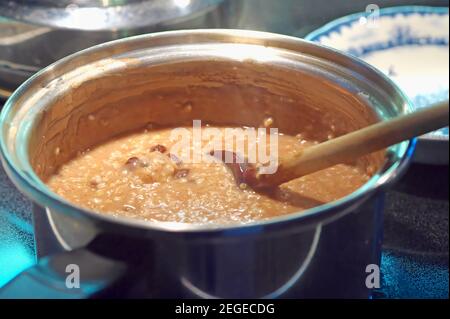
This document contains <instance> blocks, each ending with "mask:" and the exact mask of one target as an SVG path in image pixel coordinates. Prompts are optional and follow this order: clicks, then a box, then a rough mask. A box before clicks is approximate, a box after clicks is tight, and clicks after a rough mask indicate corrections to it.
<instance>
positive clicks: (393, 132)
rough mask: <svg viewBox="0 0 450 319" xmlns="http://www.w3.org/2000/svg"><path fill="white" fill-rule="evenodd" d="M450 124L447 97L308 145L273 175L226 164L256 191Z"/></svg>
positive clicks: (250, 166) (243, 165)
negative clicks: (400, 114)
mask: <svg viewBox="0 0 450 319" xmlns="http://www.w3.org/2000/svg"><path fill="white" fill-rule="evenodd" d="M448 123H449V106H448V100H447V101H444V102H441V103H437V104H434V105H432V106H430V107H426V108H423V109H421V110H418V111H416V112H414V113H410V114H407V115H402V116H398V117H395V118H393V119H390V120H388V121H382V122H378V123H376V124H373V125H370V126H367V127H365V128H362V129H360V130H357V131H354V132H351V133H348V134H346V135H342V136H340V137H337V138H335V139H332V140H328V141H326V142H323V143H320V144H318V145H315V146H311V147H309V148H306V149H305V150H304V151H302V152H300V153H298V154H296V155H295V156H292V157H290V158H288V159H286V160H283V161H282V162H281V163H280V164H279V166H278V169H277V171H276V172H275V173H273V174H258V169H257V168H256V167H255V166H254V165H253V164H250V163H246V162H244V163H236V161H233V163H226V165H227V166H228V167H229V168H230V169H231V171H232V173H233V175H234V178H235V180H236V182H237V183H238V184H239V185H241V184H242V183H245V184H247V185H249V186H250V187H252V188H254V189H256V190H264V189H270V188H273V187H276V186H278V185H280V184H282V183H285V182H288V181H290V180H292V179H295V178H298V177H301V176H304V175H308V174H311V173H314V172H317V171H320V170H322V169H325V168H328V167H330V166H334V165H336V164H340V163H345V162H348V161H351V160H354V159H356V158H358V157H360V156H363V155H366V154H370V153H372V152H375V151H379V150H381V149H383V148H386V147H388V146H390V145H394V144H397V143H399V142H401V141H404V140H407V139H411V138H413V137H415V136H420V135H422V134H425V133H427V132H431V131H434V130H437V129H439V128H442V127H445V126H447V125H448ZM228 152H229V151H219V152H217V151H216V152H214V156H216V157H218V158H220V159H224V158H226V157H225V155H226V153H228ZM211 154H213V153H211ZM232 156H233V158H238V157H239V155H237V154H234V153H233V154H232Z"/></svg>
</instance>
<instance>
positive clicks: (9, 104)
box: [0, 29, 416, 233]
mask: <svg viewBox="0 0 450 319" xmlns="http://www.w3.org/2000/svg"><path fill="white" fill-rule="evenodd" d="M193 34H195V35H197V36H202V35H203V36H206V37H207V36H208V35H216V36H233V37H236V38H249V39H251V40H265V39H270V40H271V41H273V40H275V39H276V41H277V42H278V43H287V44H289V45H295V44H301V45H304V46H309V48H316V49H321V50H322V51H328V53H332V54H333V55H337V56H338V57H339V58H340V59H344V60H345V61H347V62H352V63H353V64H356V65H357V66H358V67H359V68H362V69H365V70H368V71H369V72H372V73H376V75H377V76H378V77H381V78H382V79H383V80H384V81H385V82H386V83H387V84H388V85H389V86H390V87H391V89H393V90H394V91H395V93H396V94H398V96H399V97H400V98H401V99H402V101H403V102H404V103H403V107H404V111H406V112H408V113H409V112H411V111H412V106H411V102H410V100H409V99H408V98H407V97H406V95H405V94H403V92H402V91H401V90H400V89H399V88H398V87H397V86H396V85H395V84H394V83H393V82H392V81H391V80H390V79H389V78H387V77H386V76H385V75H384V74H382V73H381V72H380V71H378V70H377V69H375V68H374V67H372V66H370V65H369V64H367V63H366V62H364V61H362V60H359V59H357V58H354V57H352V56H350V55H348V54H345V53H342V52H340V51H338V50H335V49H333V48H329V47H326V46H324V45H320V44H316V43H312V42H310V41H306V40H303V39H300V38H296V37H291V36H286V35H279V34H275V33H269V32H260V31H248V30H238V29H197V30H177V31H165V32H158V33H151V34H145V35H139V36H133V37H129V38H125V39H120V40H115V41H111V42H107V43H104V44H100V45H96V46H93V47H91V48H88V49H85V50H82V51H79V52H77V53H74V54H72V55H69V56H67V57H65V58H63V59H61V60H59V61H57V62H55V63H53V64H51V65H49V66H47V67H46V68H44V69H43V70H41V71H39V72H38V73H36V74H35V75H33V76H32V77H31V78H29V79H28V80H27V81H25V82H24V83H23V84H22V85H21V86H20V87H19V88H18V89H17V90H16V91H15V92H14V93H13V94H12V95H11V97H10V98H9V99H8V100H7V101H6V103H5V105H4V107H3V109H2V111H1V113H0V129H1V133H0V154H1V158H2V163H3V166H4V168H5V170H6V173H7V174H8V176H9V178H10V179H11V180H12V181H13V183H14V184H15V185H16V186H17V187H18V188H19V189H20V190H21V191H22V192H24V193H25V194H26V195H27V196H28V197H29V198H30V199H31V200H32V201H34V202H36V203H38V204H39V205H41V206H44V207H48V208H50V209H53V208H55V210H56V211H57V212H63V213H64V214H69V215H71V216H73V217H76V218H88V219H90V220H92V221H94V222H96V223H97V222H99V223H106V224H109V225H111V226H117V225H118V224H119V225H121V226H125V227H132V228H138V229H144V230H149V231H156V232H169V233H195V232H200V233H205V232H207V233H217V232H223V231H226V232H227V233H228V232H233V233H235V232H238V233H254V232H259V231H260V230H261V229H262V228H267V227H270V228H279V227H283V225H286V224H288V223H293V222H295V224H298V223H302V224H303V223H306V222H307V221H308V222H310V221H317V220H324V219H327V218H333V217H334V218H336V215H339V216H341V215H342V214H346V213H347V212H348V211H349V210H350V209H351V208H352V207H353V206H354V205H356V204H358V203H360V202H361V201H364V200H365V199H366V198H367V197H368V196H370V195H372V194H373V193H376V192H377V191H380V190H382V189H383V188H384V187H385V186H386V185H389V184H391V183H392V182H394V181H395V180H396V179H397V178H398V177H399V176H400V175H402V174H403V173H404V171H405V170H406V168H407V166H408V164H409V162H410V160H411V157H412V154H413V151H414V149H415V144H416V139H412V140H410V141H404V142H402V143H399V144H398V145H401V146H402V147H401V150H399V151H397V155H398V157H399V158H398V159H397V160H395V161H393V163H390V164H389V165H388V166H387V163H385V166H387V167H383V168H384V170H385V171H384V172H380V170H379V171H378V172H377V173H376V174H375V175H374V176H372V177H371V178H370V179H369V181H367V182H366V183H365V184H364V185H362V186H361V187H360V188H358V189H357V190H356V191H354V192H352V193H351V194H349V195H347V196H345V197H342V198H340V199H338V200H336V201H333V202H329V203H325V204H323V205H320V206H316V207H313V208H310V209H307V210H303V211H298V212H295V213H290V214H286V215H282V216H277V217H273V218H271V219H268V220H261V221H255V222H251V223H246V224H226V225H214V224H212V225H210V224H206V225H204V224H200V225H199V224H185V223H175V222H149V221H144V220H139V219H133V218H127V217H121V216H119V217H114V216H111V215H106V214H100V213H96V212H94V211H92V210H88V209H85V208H82V207H79V206H76V205H74V204H71V203H70V202H68V201H67V200H65V199H64V198H62V197H60V196H58V195H57V194H56V193H53V192H52V191H50V189H49V188H48V187H47V186H46V185H45V183H44V182H43V181H41V180H40V179H39V178H37V176H36V175H35V176H32V175H33V174H34V172H33V173H27V172H25V171H23V170H21V169H18V168H17V167H16V166H15V165H14V160H13V159H12V157H11V153H10V150H9V148H8V146H7V141H6V134H5V132H7V131H8V129H9V127H8V126H9V123H7V116H8V114H9V113H10V111H11V110H12V109H13V107H14V105H15V103H16V102H17V101H19V100H20V98H21V97H22V96H23V95H24V94H25V93H26V91H27V90H28V88H29V87H30V86H31V85H32V84H33V83H34V82H36V81H38V80H39V78H40V77H43V76H44V75H45V74H47V73H49V72H52V69H54V68H55V66H57V65H63V64H68V63H70V62H71V61H73V60H75V59H77V58H79V57H81V56H83V55H86V54H89V53H94V52H97V51H99V50H104V49H108V48H112V47H114V46H116V45H118V44H124V43H132V42H134V41H138V40H146V39H150V38H153V39H154V38H163V37H176V36H178V37H179V36H188V35H193ZM336 208H340V209H338V211H339V212H341V214H339V213H336Z"/></svg>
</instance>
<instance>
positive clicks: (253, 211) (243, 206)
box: [47, 127, 369, 224]
mask: <svg viewBox="0 0 450 319" xmlns="http://www.w3.org/2000/svg"><path fill="white" fill-rule="evenodd" d="M217 129H219V130H220V131H221V132H223V130H224V128H222V127H217ZM186 130H190V131H191V132H192V128H188V127H186ZM171 132H172V129H170V128H165V129H158V130H150V131H148V130H141V131H139V132H135V133H132V134H128V135H126V136H121V137H117V138H114V139H112V140H110V141H108V142H106V143H104V144H102V145H99V146H97V147H95V148H93V149H92V150H86V151H85V152H83V153H81V154H80V155H79V156H77V157H76V158H74V159H72V160H71V161H69V162H68V163H66V164H64V165H63V166H62V167H60V169H59V170H58V171H57V172H56V174H54V175H53V176H51V177H50V178H49V179H48V180H47V184H48V186H49V187H50V188H51V189H52V190H53V191H54V192H56V193H57V194H59V195H60V196H61V197H63V198H66V199H67V200H68V201H70V202H72V203H74V204H76V205H78V206H81V207H85V208H88V209H90V210H93V211H96V212H99V213H102V214H109V215H114V216H125V217H131V218H138V219H143V220H147V221H164V222H169V221H170V222H182V223H202V224H205V223H213V224H227V223H249V222H252V221H256V220H264V219H269V218H271V217H275V216H280V215H285V214H289V213H293V212H298V211H302V210H305V209H308V208H311V207H314V206H318V205H321V204H323V203H326V202H330V201H334V200H336V199H339V198H341V197H343V196H346V195H348V194H350V193H352V192H353V191H355V190H356V189H357V188H359V187H360V186H362V185H363V184H364V183H365V182H366V181H367V180H368V179H369V175H367V174H366V173H365V172H364V171H363V170H362V169H361V168H358V167H357V166H352V165H347V164H339V165H336V166H334V167H331V168H328V169H325V170H322V171H319V172H316V173H314V174H310V175H308V176H304V177H301V178H297V179H295V180H292V181H290V182H288V183H285V184H283V185H281V187H280V188H279V189H277V190H276V191H274V192H273V193H271V194H261V193H256V192H255V191H253V190H251V189H249V188H248V187H247V188H246V187H242V186H243V185H237V184H236V182H235V180H234V178H233V175H232V173H231V172H230V171H229V170H228V169H227V167H226V166H225V164H224V163H222V162H220V161H218V160H214V159H211V161H207V162H200V163H192V162H189V161H187V162H186V161H183V160H182V159H180V158H179V157H177V156H175V155H174V154H173V153H171V148H172V147H173V146H174V144H175V143H176V141H175V140H174V139H173V137H171ZM224 136H225V135H224ZM277 137H278V154H280V158H282V157H283V156H288V155H289V154H293V152H299V151H301V150H302V149H304V148H306V147H309V146H311V145H313V144H314V143H315V142H314V141H308V140H305V139H303V138H302V137H301V136H296V137H295V136H289V135H283V134H278V135H277ZM209 142H210V141H209V140H208V139H207V138H203V137H202V138H201V144H202V145H192V143H191V144H190V147H189V152H191V154H195V153H196V152H197V153H198V152H203V153H204V149H203V147H204V146H205V145H208V143H209ZM258 143H260V142H258ZM225 145H226V144H225ZM225 149H226V147H225ZM203 153H202V154H203ZM244 186H245V185H244Z"/></svg>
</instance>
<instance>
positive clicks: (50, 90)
mask: <svg viewBox="0 0 450 319" xmlns="http://www.w3.org/2000/svg"><path fill="white" fill-rule="evenodd" d="M186 101H189V103H191V104H192V105H193V108H192V112H190V113H189V114H188V115H186V113H184V115H180V110H179V107H180V105H183V103H185V102H186ZM409 110H410V105H409V102H408V100H407V99H406V98H405V96H404V95H403V94H402V93H401V92H400V91H399V90H398V89H397V88H396V87H395V86H394V85H393V84H392V83H391V82H390V81H389V80H388V79H387V78H386V77H385V76H384V75H382V74H381V73H379V72H377V71H376V70H375V69H373V68H371V67H370V66H368V65H367V64H365V63H363V62H361V61H359V60H356V59H354V58H351V57H349V56H345V55H343V54H341V53H339V52H336V51H333V50H331V49H327V48H324V47H322V46H320V45H316V44H313V43H309V42H306V41H302V40H299V39H296V38H291V37H286V36H281V35H277V34H270V33H261V32H251V31H239V30H196V31H175V32H164V33H157V34H149V35H145V36H139V37H133V38H128V39H124V40H118V41H114V42H110V43H107V44H103V45H100V46H96V47H93V48H91V49H88V50H85V51H82V52H79V53H77V54H74V55H72V56H69V57H67V58H64V59H63V60H61V61H59V62H57V63H55V64H53V65H51V66H49V67H48V68H46V69H44V70H43V71H41V72H39V73H38V74H37V75H35V76H33V77H32V78H31V79H30V80H28V81H27V82H26V83H25V84H23V85H22V86H21V87H20V88H19V89H18V90H17V91H16V92H15V93H14V94H13V96H12V97H11V98H10V99H9V100H8V101H7V103H6V105H5V107H4V109H3V111H2V113H1V117H0V124H1V129H2V130H1V136H0V137H1V139H0V142H1V153H2V160H3V165H4V167H5V171H6V172H7V174H8V175H9V176H10V178H11V180H12V181H13V182H14V183H15V185H16V186H17V187H18V188H19V189H20V190H21V191H22V192H24V193H25V194H26V195H27V196H28V197H29V198H31V199H32V200H33V201H34V202H35V203H36V204H35V214H34V215H35V220H36V225H35V227H36V228H35V232H36V238H37V242H38V250H40V254H41V256H42V255H45V254H47V253H49V252H50V250H49V249H48V247H50V246H59V247H60V248H62V249H63V250H64V252H61V253H59V254H52V255H50V256H47V257H43V258H41V259H40V260H39V263H38V265H37V266H36V267H34V268H31V269H29V270H27V271H26V272H25V273H24V274H22V275H19V276H18V277H17V278H16V279H15V280H13V281H12V283H10V284H9V285H7V286H6V288H4V289H3V291H2V292H1V293H0V296H23V295H24V294H25V295H26V296H28V297H30V296H58V297H61V296H65V297H67V296H71V297H73V296H77V297H80V296H81V297H85V296H88V295H92V294H97V293H100V292H101V291H103V290H104V289H105V288H106V287H109V288H110V293H111V291H112V293H113V294H114V293H117V289H116V290H114V289H115V288H114V287H116V288H117V287H118V286H120V287H121V288H120V290H119V291H120V293H121V295H124V294H125V295H127V296H130V295H131V296H139V297H200V298H221V297H234V298H247V297H253V298H276V297H283V298H297V297H299V298H309V297H356V298H367V297H369V296H370V294H371V290H370V289H369V288H368V287H367V286H366V276H367V275H368V274H367V273H366V267H367V266H368V265H369V264H377V265H379V262H380V243H381V237H382V215H383V190H384V188H385V187H386V186H388V185H390V184H391V183H392V182H393V181H394V180H395V179H396V178H397V177H398V176H399V175H400V174H401V173H402V172H403V171H404V170H405V168H406V165H407V163H408V162H409V159H410V157H411V153H412V151H413V149H414V141H411V142H407V141H406V142H403V143H401V144H398V145H396V146H393V147H391V148H390V149H388V150H387V151H386V152H385V153H384V152H383V154H382V157H381V158H380V156H379V155H380V154H373V155H370V156H368V157H367V158H364V159H362V160H361V161H362V163H366V162H367V163H371V164H373V163H376V166H377V167H379V169H378V171H377V173H376V174H375V175H374V176H373V177H372V178H371V179H370V181H368V182H367V184H365V185H364V186H363V187H361V188H360V189H358V190H357V191H355V192H354V193H352V194H350V195H349V196H347V197H345V198H342V199H340V200H337V201H335V202H332V203H328V204H325V205H321V206H319V207H316V208H313V209H310V210H307V211H303V212H298V213H294V214H290V215H287V216H283V217H277V218H273V219H272V220H269V221H261V222H255V223H251V224H245V225H234V226H233V225H229V226H211V225H203V226H202V225H189V224H173V223H151V222H145V221H139V220H132V219H126V218H121V217H117V218H116V217H111V216H107V215H103V214H98V213H95V212H91V211H87V210H84V209H82V208H80V207H76V206H74V205H72V204H70V203H68V202H67V201H65V200H64V199H62V198H60V197H58V196H57V195H55V194H54V193H52V192H51V191H50V190H49V189H48V188H47V187H46V186H45V184H44V183H43V182H42V179H45V178H46V176H48V175H49V174H51V173H52V172H53V171H54V170H55V169H56V168H57V167H58V165H60V164H61V163H64V162H65V161H66V160H68V159H69V158H71V157H72V156H73V155H74V154H76V152H77V151H79V150H82V149H85V148H87V147H90V146H92V145H94V144H96V143H99V142H101V141H104V140H106V139H108V138H109V137H111V136H113V135H115V134H118V133H120V132H125V131H127V130H130V129H132V128H137V127H142V126H144V125H146V124H148V123H149V122H151V123H156V124H161V125H180V124H185V123H190V121H191V120H192V119H194V118H197V119H202V121H203V122H210V123H228V124H229V123H232V124H237V125H248V126H257V125H258V124H259V123H261V120H262V119H263V118H264V117H265V116H266V115H267V114H270V115H271V116H273V117H274V120H275V123H277V126H278V128H279V129H280V131H284V132H286V133H290V134H295V133H296V132H298V131H300V130H301V127H303V126H305V125H315V124H317V121H322V123H329V124H330V125H331V124H333V123H334V124H335V125H337V126H338V127H340V128H338V130H340V131H339V132H338V134H344V133H346V131H349V130H354V129H357V128H358V127H362V126H365V125H368V124H369V123H372V122H373V121H377V120H383V119H387V118H391V117H394V116H396V115H399V114H402V113H405V112H408V111H409ZM175 114H176V116H174V115H175ZM92 119H95V121H93V120H92ZM323 121H325V122H323ZM342 123H345V125H340V124H342ZM328 133H329V132H328V131H326V130H324V131H321V132H317V136H315V138H317V139H319V140H320V139H325V138H326V136H327V134H328ZM380 159H381V162H380ZM364 161H366V162H364ZM336 187H339V185H336ZM46 221H48V223H49V225H50V227H51V231H52V233H53V236H52V237H49V236H48V234H45V233H43V229H42V228H41V227H40V225H43V224H44V223H45V222H46ZM49 241H54V242H49ZM67 265H77V266H79V268H80V274H81V279H82V283H81V287H80V288H79V289H68V288H67V287H66V286H65V283H66V281H65V279H66V276H67V273H66V270H67V268H66V267H67ZM49 283H50V284H49ZM30 285H32V286H33V287H35V289H34V290H32V289H24V287H25V286H26V287H30ZM124 285H125V286H124ZM55 287H57V288H58V289H56V290H55V289H51V288H55ZM111 287H112V288H111ZM124 287H126V288H124ZM111 289H112V290H111ZM42 291H44V293H42ZM55 291H57V292H56V293H55ZM38 293H41V295H39V294H38ZM110 295H111V294H109V296H110Z"/></svg>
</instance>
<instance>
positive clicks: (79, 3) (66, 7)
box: [0, 0, 223, 31]
mask: <svg viewBox="0 0 450 319" xmlns="http://www.w3.org/2000/svg"><path fill="white" fill-rule="evenodd" d="M222 1H223V0H11V1H0V12H1V15H2V16H4V17H8V18H11V19H15V20H19V21H23V22H28V23H33V24H37V25H42V26H49V27H56V28H66V29H75V30H90V31H94V30H95V31H100V30H111V29H113V30H117V29H124V30H127V29H133V28H139V27H146V26H151V25H156V24H164V23H166V22H169V21H173V20H176V19H179V18H182V17H186V16H189V15H191V14H194V13H199V12H204V11H207V10H209V9H211V8H213V7H215V6H217V5H218V4H219V3H220V2H222Z"/></svg>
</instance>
